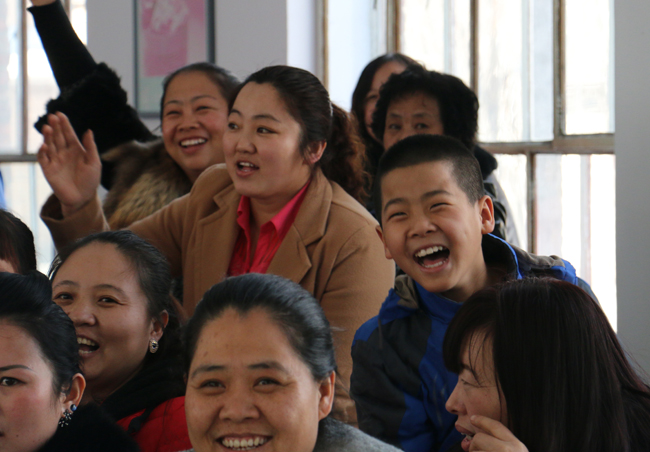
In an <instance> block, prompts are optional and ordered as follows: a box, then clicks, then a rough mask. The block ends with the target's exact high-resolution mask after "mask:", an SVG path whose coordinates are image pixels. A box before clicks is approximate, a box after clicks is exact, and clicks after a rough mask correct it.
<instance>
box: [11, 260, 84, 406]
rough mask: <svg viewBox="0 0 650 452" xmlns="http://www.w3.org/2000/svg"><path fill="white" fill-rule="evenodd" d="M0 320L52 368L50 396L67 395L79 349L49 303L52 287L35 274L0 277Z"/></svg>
mask: <svg viewBox="0 0 650 452" xmlns="http://www.w3.org/2000/svg"><path fill="white" fill-rule="evenodd" d="M0 319H1V320H2V321H4V322H7V323H9V324H11V325H14V326H17V327H19V328H21V329H23V330H24V331H25V332H26V333H27V334H28V335H29V336H31V337H32V338H33V339H34V341H35V342H36V343H37V344H38V347H39V349H40V351H41V354H42V356H43V358H44V359H45V361H47V362H48V364H50V366H51V367H52V374H53V375H54V380H53V392H54V394H55V395H58V394H61V393H67V392H68V391H69V390H70V385H71V384H72V377H74V376H75V375H76V374H78V373H81V368H80V365H79V362H80V358H79V345H78V344H77V334H76V333H75V329H74V325H73V324H72V320H70V318H69V317H68V316H67V315H66V314H65V312H63V309H61V308H60V307H59V306H57V305H56V304H55V303H53V302H52V286H51V285H50V281H49V280H48V279H47V277H46V276H45V275H43V274H41V273H38V272H37V271H31V272H28V273H27V274H26V275H19V274H13V273H0Z"/></svg>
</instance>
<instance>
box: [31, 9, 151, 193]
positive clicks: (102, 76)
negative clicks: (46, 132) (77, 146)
mask: <svg viewBox="0 0 650 452" xmlns="http://www.w3.org/2000/svg"><path fill="white" fill-rule="evenodd" d="M32 5H34V6H32V7H31V8H29V11H30V12H31V13H32V16H34V23H35V24H36V30H37V31H38V33H39V36H40V37H41V41H42V42H43V48H44V49H45V52H46V53H47V57H48V59H49V61H50V65H51V67H52V71H53V72H54V76H55V78H56V81H57V83H58V85H59V88H60V89H61V95H60V96H59V97H58V98H57V99H53V100H50V101H49V102H48V103H47V114H53V113H56V112H59V111H60V112H63V113H65V114H66V115H67V116H68V118H69V119H70V123H71V124H72V127H73V129H74V131H75V133H76V134H77V136H78V137H79V138H80V139H81V138H82V137H83V136H84V134H85V133H86V131H87V130H89V129H91V130H92V131H93V133H94V138H95V142H96V144H97V150H98V152H99V154H100V155H101V154H103V153H104V152H106V151H108V150H109V149H112V148H114V147H115V146H118V145H120V144H123V143H126V142H128V141H132V140H137V141H150V140H152V139H154V138H156V137H155V135H153V134H152V133H151V131H149V129H148V128H147V126H145V125H144V124H143V123H142V121H141V120H140V118H139V117H138V113H137V112H136V111H135V110H134V109H133V108H132V107H131V106H130V105H129V104H128V102H127V94H126V91H124V89H123V88H122V86H121V85H120V78H119V77H118V76H117V74H116V73H115V72H114V71H113V70H112V69H110V68H109V67H108V66H106V64H104V63H99V64H97V63H96V62H95V60H94V59H93V57H92V56H91V55H90V53H89V52H88V49H86V47H85V46H84V44H83V43H82V42H81V41H80V40H79V38H78V37H77V35H76V33H75V32H74V30H73V29H72V25H71V24H70V21H69V19H68V16H67V15H66V13H65V11H64V10H63V7H62V6H61V3H60V1H59V0H56V1H52V0H33V1H32ZM47 114H45V115H43V116H41V117H40V118H39V120H38V121H37V122H36V124H35V127H36V129H37V130H38V131H42V129H43V126H44V125H46V124H47V122H48V115H47ZM112 180H113V165H112V164H104V165H103V167H102V178H101V183H102V185H103V186H104V187H106V188H107V189H110V187H111V185H112Z"/></svg>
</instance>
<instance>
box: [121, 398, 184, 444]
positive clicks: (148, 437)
mask: <svg viewBox="0 0 650 452" xmlns="http://www.w3.org/2000/svg"><path fill="white" fill-rule="evenodd" d="M142 413H144V410H142V411H139V412H137V413H135V414H132V415H130V416H127V417H125V418H122V419H120V420H119V421H117V424H118V425H119V426H121V427H122V428H123V429H124V430H128V428H129V424H130V423H131V421H132V420H133V419H134V418H136V417H138V416H140V415H141V414H142ZM133 439H135V441H136V442H137V443H138V445H139V446H140V450H141V451H142V452H180V451H186V450H190V449H192V444H191V443H190V438H189V436H188V434H187V422H186V420H185V396H182V397H176V398H175V399H170V400H167V401H166V402H163V403H161V404H160V405H158V406H157V407H156V408H155V409H154V410H153V411H152V412H151V414H150V415H149V417H148V418H147V420H146V421H145V422H144V424H143V425H142V428H141V429H140V431H138V432H137V433H136V434H135V435H133Z"/></svg>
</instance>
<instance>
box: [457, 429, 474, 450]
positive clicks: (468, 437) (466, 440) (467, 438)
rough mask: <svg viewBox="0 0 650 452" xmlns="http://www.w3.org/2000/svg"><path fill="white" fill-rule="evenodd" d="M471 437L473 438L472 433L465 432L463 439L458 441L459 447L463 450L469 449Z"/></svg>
mask: <svg viewBox="0 0 650 452" xmlns="http://www.w3.org/2000/svg"><path fill="white" fill-rule="evenodd" d="M473 439H474V435H470V434H469V433H466V434H465V438H463V441H462V442H461V443H460V447H461V448H462V449H463V450H465V451H469V446H470V444H472V440H473Z"/></svg>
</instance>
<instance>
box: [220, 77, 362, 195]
mask: <svg viewBox="0 0 650 452" xmlns="http://www.w3.org/2000/svg"><path fill="white" fill-rule="evenodd" d="M248 83H258V84H264V83H268V84H270V85H271V86H273V88H275V89H276V91H277V92H278V93H279V94H280V97H281V98H282V100H283V101H284V103H285V105H286V107H287V110H288V111H289V114H291V116H292V117H293V118H294V119H295V120H296V121H297V122H298V123H299V124H300V130H301V134H302V136H301V142H300V151H301V153H302V155H303V158H307V156H308V155H309V153H310V152H312V147H311V145H312V144H313V143H317V142H323V141H324V142H327V147H326V148H325V152H324V153H323V156H322V157H321V159H320V161H319V162H318V163H317V164H316V165H317V166H320V168H321V169H322V170H323V173H324V174H325V176H326V177H327V178H328V179H329V180H332V181H334V182H336V183H338V184H339V185H340V186H341V187H343V189H344V190H345V191H347V192H348V193H349V194H350V195H352V197H354V198H355V199H357V200H360V199H363V198H364V197H365V188H364V183H365V173H364V169H363V168H364V151H363V145H362V144H361V141H360V139H359V136H358V135H357V132H356V129H355V127H354V125H353V123H352V121H351V120H350V118H349V116H348V114H347V113H346V112H345V111H343V110H342V109H341V108H339V107H337V106H336V105H333V104H332V103H331V102H330V97H329V94H328V93H327V90H326V89H325V87H324V86H323V84H322V83H321V82H320V80H318V78H317V77H316V76H315V75H314V74H312V73H311V72H308V71H305V70H304V69H299V68H295V67H290V66H269V67H265V68H264V69H261V70H259V71H257V72H255V73H253V74H251V75H250V76H248V78H247V79H246V80H245V81H244V82H243V83H242V84H241V85H240V86H239V87H238V88H237V89H236V91H235V93H234V96H233V98H232V100H231V102H230V109H232V106H233V104H234V103H235V99H236V97H237V95H238V94H239V92H240V91H241V89H242V88H243V87H244V86H246V85H247V84H248Z"/></svg>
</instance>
